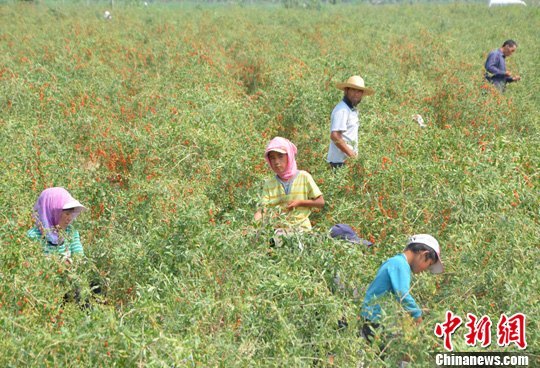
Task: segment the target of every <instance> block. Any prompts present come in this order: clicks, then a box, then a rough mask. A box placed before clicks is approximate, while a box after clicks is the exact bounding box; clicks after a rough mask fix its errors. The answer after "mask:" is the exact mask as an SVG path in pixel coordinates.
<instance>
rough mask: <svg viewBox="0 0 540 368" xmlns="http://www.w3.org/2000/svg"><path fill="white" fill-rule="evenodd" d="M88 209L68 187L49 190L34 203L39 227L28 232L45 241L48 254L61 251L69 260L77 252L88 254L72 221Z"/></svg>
mask: <svg viewBox="0 0 540 368" xmlns="http://www.w3.org/2000/svg"><path fill="white" fill-rule="evenodd" d="M84 210H86V207H84V206H83V205H82V204H81V203H80V202H79V201H77V200H76V199H75V198H73V197H72V196H71V194H69V192H68V191H67V190H66V189H64V188H60V187H56V188H48V189H45V190H44V191H43V192H41V194H40V196H39V198H38V199H37V202H36V204H35V206H34V220H35V226H34V227H33V228H32V229H30V230H29V231H28V233H27V235H28V237H29V238H31V239H34V240H37V241H40V242H41V244H42V245H43V251H44V252H45V254H61V255H63V256H64V257H65V258H66V260H67V261H70V260H71V256H72V255H74V254H79V255H84V251H83V247H82V244H81V241H80V237H79V232H78V231H77V230H76V229H75V228H74V227H73V225H72V224H71V223H72V222H73V220H75V218H77V216H79V214H80V213H81V212H82V211H84Z"/></svg>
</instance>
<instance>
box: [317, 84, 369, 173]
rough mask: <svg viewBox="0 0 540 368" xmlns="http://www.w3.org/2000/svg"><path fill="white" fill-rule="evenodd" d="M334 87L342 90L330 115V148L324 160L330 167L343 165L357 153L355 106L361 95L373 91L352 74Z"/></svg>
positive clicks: (356, 114)
mask: <svg viewBox="0 0 540 368" xmlns="http://www.w3.org/2000/svg"><path fill="white" fill-rule="evenodd" d="M336 87H337V88H338V89H340V90H342V91H343V100H341V101H340V102H339V103H338V104H337V105H336V107H334V110H333V111H332V115H331V125H330V148H329V149H328V156H327V158H326V161H327V162H328V163H329V164H330V166H331V167H332V168H337V167H341V166H343V164H344V163H345V160H346V159H347V158H348V157H356V156H357V155H358V126H359V120H358V110H357V109H356V106H357V105H358V104H359V103H360V101H362V97H364V96H370V95H372V94H373V93H375V92H374V91H373V90H372V89H370V88H366V86H365V85H364V80H363V79H362V78H361V77H359V76H357V75H354V76H352V77H350V78H349V79H347V81H346V82H344V83H337V84H336Z"/></svg>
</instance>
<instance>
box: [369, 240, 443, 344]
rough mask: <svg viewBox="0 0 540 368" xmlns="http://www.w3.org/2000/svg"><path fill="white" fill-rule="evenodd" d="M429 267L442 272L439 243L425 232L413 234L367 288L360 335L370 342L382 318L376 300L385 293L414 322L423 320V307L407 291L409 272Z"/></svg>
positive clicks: (409, 284)
mask: <svg viewBox="0 0 540 368" xmlns="http://www.w3.org/2000/svg"><path fill="white" fill-rule="evenodd" d="M428 269H429V270H430V271H431V273H434V274H438V273H442V272H443V265H442V262H441V250H440V247H439V242H437V240H436V239H435V238H434V237H433V236H431V235H428V234H418V235H413V236H412V237H411V238H410V239H409V242H408V243H407V247H406V248H405V250H404V252H403V253H402V254H398V255H397V256H394V257H392V258H390V259H389V260H387V261H386V262H384V263H383V264H382V266H381V267H380V268H379V271H378V272H377V275H376V276H375V279H374V280H373V282H372V283H371V284H370V285H369V287H368V289H367V291H366V296H365V298H364V303H363V304H362V312H361V313H360V315H361V316H362V317H363V318H364V321H365V322H364V325H363V327H362V335H363V336H364V337H365V338H366V339H367V340H368V341H369V342H371V340H372V337H373V336H374V331H373V329H374V328H378V327H379V320H380V317H381V306H380V305H379V304H378V303H377V299H378V298H380V297H382V296H383V295H385V294H387V293H392V294H394V295H395V297H396V299H397V300H398V302H400V303H401V305H403V307H404V308H405V309H406V310H407V312H409V314H410V315H411V316H412V317H413V318H414V319H415V320H416V323H417V324H418V323H420V322H422V310H421V309H420V308H419V307H418V305H417V304H416V302H415V301H414V298H413V297H412V295H411V294H410V293H409V291H410V288H411V273H420V272H423V271H426V270H428Z"/></svg>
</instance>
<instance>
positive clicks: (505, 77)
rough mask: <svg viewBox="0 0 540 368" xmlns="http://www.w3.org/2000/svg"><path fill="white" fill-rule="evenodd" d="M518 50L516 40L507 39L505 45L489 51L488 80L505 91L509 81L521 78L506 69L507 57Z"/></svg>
mask: <svg viewBox="0 0 540 368" xmlns="http://www.w3.org/2000/svg"><path fill="white" fill-rule="evenodd" d="M516 50H517V43H516V41H514V40H506V41H504V43H503V45H502V46H501V47H500V48H498V49H496V50H493V51H491V52H490V53H489V55H488V57H487V59H486V63H485V65H484V67H485V69H486V80H487V81H488V82H490V83H492V84H493V85H494V86H495V87H496V88H497V89H498V90H499V91H501V92H504V90H505V89H506V84H507V83H512V82H517V81H519V80H521V77H520V76H519V75H515V76H514V75H512V73H510V72H509V71H507V70H506V58H507V57H508V56H511V55H512V54H513V53H514V52H516Z"/></svg>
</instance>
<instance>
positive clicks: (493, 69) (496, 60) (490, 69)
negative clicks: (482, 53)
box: [484, 49, 506, 80]
mask: <svg viewBox="0 0 540 368" xmlns="http://www.w3.org/2000/svg"><path fill="white" fill-rule="evenodd" d="M505 58H506V57H505V56H504V54H503V53H502V51H501V50H500V49H496V50H493V51H491V52H490V53H489V55H488V57H487V59H486V64H485V66H484V67H485V68H486V72H487V73H486V77H487V76H488V75H489V77H490V78H492V79H500V80H504V79H506V60H505Z"/></svg>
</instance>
